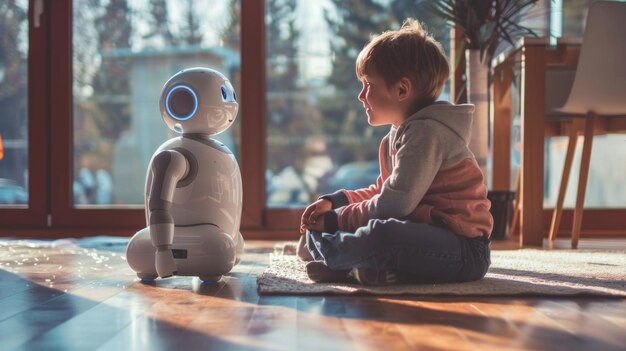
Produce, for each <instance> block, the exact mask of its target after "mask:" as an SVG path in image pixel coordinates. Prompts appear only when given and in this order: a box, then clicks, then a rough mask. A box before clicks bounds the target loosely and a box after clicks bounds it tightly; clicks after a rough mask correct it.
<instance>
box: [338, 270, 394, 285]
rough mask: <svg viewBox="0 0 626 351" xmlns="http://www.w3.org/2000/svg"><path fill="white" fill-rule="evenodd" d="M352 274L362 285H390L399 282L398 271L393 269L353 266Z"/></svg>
mask: <svg viewBox="0 0 626 351" xmlns="http://www.w3.org/2000/svg"><path fill="white" fill-rule="evenodd" d="M350 275H351V276H352V277H354V279H356V280H357V281H358V282H359V283H361V284H362V285H388V284H394V283H397V282H398V277H397V275H396V272H395V271H393V270H391V269H375V268H353V269H352V270H351V271H350Z"/></svg>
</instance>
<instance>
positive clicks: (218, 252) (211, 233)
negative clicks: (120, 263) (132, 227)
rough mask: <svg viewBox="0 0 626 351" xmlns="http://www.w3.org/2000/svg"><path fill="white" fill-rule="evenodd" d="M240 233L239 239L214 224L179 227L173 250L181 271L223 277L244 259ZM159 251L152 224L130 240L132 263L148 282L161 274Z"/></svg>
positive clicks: (209, 277)
mask: <svg viewBox="0 0 626 351" xmlns="http://www.w3.org/2000/svg"><path fill="white" fill-rule="evenodd" d="M236 235H237V237H235V240H236V241H237V242H235V240H233V238H232V237H231V236H230V235H228V234H226V233H224V232H223V231H222V230H221V229H220V228H218V227H216V226H214V225H210V224H203V225H197V226H188V227H187V226H186V227H176V228H175V230H174V242H173V244H172V252H173V254H174V259H175V261H176V266H177V275H181V276H196V277H200V279H201V280H203V281H207V282H209V281H213V282H216V281H218V280H219V279H221V277H222V275H224V274H226V273H228V272H230V270H231V269H232V268H233V266H234V265H235V264H236V263H238V262H239V261H240V257H239V256H240V255H241V252H242V251H243V238H241V235H240V234H239V233H236ZM155 251H156V250H155V248H154V246H153V245H152V240H151V239H150V230H149V229H148V228H144V229H142V230H140V231H138V232H137V233H136V234H135V235H134V236H133V237H132V238H131V239H130V241H129V242H128V247H127V248H126V259H127V261H128V265H129V266H130V268H131V269H132V270H133V271H135V272H137V276H138V277H139V278H140V279H141V280H142V281H144V282H149V281H152V280H154V279H156V278H157V277H158V274H157V272H156V268H155V266H154V264H155Z"/></svg>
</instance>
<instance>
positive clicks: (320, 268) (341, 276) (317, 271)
mask: <svg viewBox="0 0 626 351" xmlns="http://www.w3.org/2000/svg"><path fill="white" fill-rule="evenodd" d="M348 273H350V270H349V269H341V270H337V271H335V270H332V269H330V268H328V266H327V265H325V264H324V262H321V261H311V262H309V263H307V264H306V274H307V275H308V276H309V278H310V279H311V280H312V281H314V282H316V283H339V282H345V281H348Z"/></svg>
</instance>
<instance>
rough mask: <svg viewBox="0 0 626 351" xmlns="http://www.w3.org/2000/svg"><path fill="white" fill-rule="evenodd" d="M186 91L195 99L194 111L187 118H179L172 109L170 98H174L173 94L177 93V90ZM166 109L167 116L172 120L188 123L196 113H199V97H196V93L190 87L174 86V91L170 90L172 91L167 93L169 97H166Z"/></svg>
mask: <svg viewBox="0 0 626 351" xmlns="http://www.w3.org/2000/svg"><path fill="white" fill-rule="evenodd" d="M181 89H183V90H185V91H187V92H189V93H190V94H191V96H192V97H193V110H192V111H191V113H189V114H188V115H186V116H179V115H177V114H176V113H174V111H172V110H171V109H170V105H171V104H170V98H171V96H172V93H174V92H176V91H177V90H181ZM165 109H166V110H167V114H168V115H170V116H171V117H172V118H174V119H175V120H178V121H186V120H188V119H190V118H191V117H193V116H194V115H195V114H196V112H197V111H198V96H197V95H196V92H195V91H193V89H191V88H190V87H188V86H186V85H182V84H181V85H176V86H174V87H173V88H172V89H170V91H169V92H168V93H167V96H166V97H165Z"/></svg>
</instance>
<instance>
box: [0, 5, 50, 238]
mask: <svg viewBox="0 0 626 351" xmlns="http://www.w3.org/2000/svg"><path fill="white" fill-rule="evenodd" d="M44 10H45V9H44V3H43V1H36V0H31V1H28V0H17V1H2V2H0V223H1V224H0V225H2V227H8V228H11V227H14V226H32V225H45V224H46V220H47V216H46V214H47V209H46V204H47V193H46V187H47V184H46V182H47V180H46V179H47V177H46V174H47V156H46V147H47V141H48V135H47V127H46V126H47V124H46V123H47V118H46V108H47V97H46V90H45V89H46V86H47V81H46V77H47V74H46V55H47V50H46V45H47V42H46V36H45V34H46V30H47V27H48V20H47V16H46V13H45V11H44Z"/></svg>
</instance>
